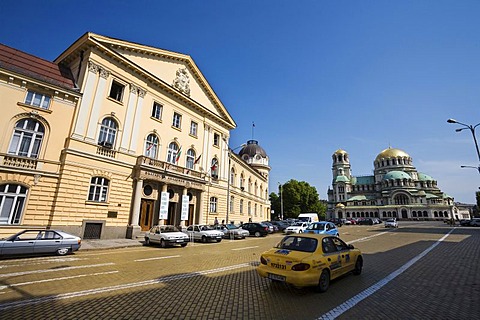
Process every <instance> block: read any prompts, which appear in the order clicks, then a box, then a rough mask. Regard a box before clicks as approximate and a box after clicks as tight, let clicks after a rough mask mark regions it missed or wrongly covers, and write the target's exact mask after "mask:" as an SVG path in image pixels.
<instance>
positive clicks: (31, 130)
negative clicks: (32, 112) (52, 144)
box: [8, 119, 45, 158]
mask: <svg viewBox="0 0 480 320" xmlns="http://www.w3.org/2000/svg"><path fill="white" fill-rule="evenodd" d="M44 133H45V128H44V127H43V125H42V124H41V123H40V122H38V121H37V120H34V119H22V120H20V121H18V122H17V124H16V125H15V131H14V133H13V137H12V141H11V142H10V147H9V148H8V153H9V154H14V155H17V156H22V157H29V158H38V152H39V150H40V145H41V144H42V140H43V135H44Z"/></svg>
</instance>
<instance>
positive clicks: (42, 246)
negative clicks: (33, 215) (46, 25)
mask: <svg viewBox="0 0 480 320" xmlns="http://www.w3.org/2000/svg"><path fill="white" fill-rule="evenodd" d="M81 243H82V239H80V237H77V236H74V235H71V234H68V233H66V232H63V231H60V230H39V229H32V230H24V231H20V232H19V233H16V234H14V235H12V236H10V237H8V238H5V239H1V240H0V256H7V255H21V254H45V253H56V254H57V255H59V256H63V255H66V254H68V253H73V252H74V251H77V250H78V249H80V246H81Z"/></svg>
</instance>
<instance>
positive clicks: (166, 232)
mask: <svg viewBox="0 0 480 320" xmlns="http://www.w3.org/2000/svg"><path fill="white" fill-rule="evenodd" d="M188 241H189V239H188V236H187V235H186V234H185V233H183V232H180V231H179V230H178V229H177V228H176V227H175V226H172V225H163V226H154V227H152V228H151V229H150V230H149V231H147V232H146V233H145V244H146V245H147V246H148V245H150V244H152V243H156V244H159V245H160V247H162V248H165V247H167V246H175V245H180V246H182V247H185V246H186V245H187V244H188Z"/></svg>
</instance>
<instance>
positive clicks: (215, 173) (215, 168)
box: [210, 158, 219, 179]
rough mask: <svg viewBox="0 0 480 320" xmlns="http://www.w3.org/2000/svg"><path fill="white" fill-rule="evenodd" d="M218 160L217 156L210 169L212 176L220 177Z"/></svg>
mask: <svg viewBox="0 0 480 320" xmlns="http://www.w3.org/2000/svg"><path fill="white" fill-rule="evenodd" d="M218 170H219V169H218V160H217V158H213V159H212V162H211V165H210V171H211V173H212V178H214V179H218Z"/></svg>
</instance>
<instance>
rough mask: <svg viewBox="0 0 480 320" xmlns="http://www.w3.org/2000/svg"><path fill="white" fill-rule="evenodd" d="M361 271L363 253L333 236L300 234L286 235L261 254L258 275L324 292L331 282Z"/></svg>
mask: <svg viewBox="0 0 480 320" xmlns="http://www.w3.org/2000/svg"><path fill="white" fill-rule="evenodd" d="M362 268H363V257H362V253H361V252H360V250H359V249H355V248H354V247H353V245H348V244H346V243H345V242H344V241H342V240H340V238H338V237H334V236H329V235H317V234H306V233H303V234H301V235H300V234H298V235H297V234H295V235H288V236H285V237H284V238H283V239H282V241H281V242H280V243H279V244H278V245H277V246H276V247H274V248H272V249H270V250H268V251H266V252H264V253H262V255H261V257H260V265H259V266H258V267H257V273H258V274H259V275H260V276H261V277H263V278H268V279H270V280H272V281H275V282H284V283H287V284H290V285H293V286H295V287H308V286H314V287H316V290H317V291H319V292H325V291H327V289H328V287H329V285H330V280H332V279H335V278H338V277H340V276H342V275H345V274H347V273H350V272H353V274H355V275H359V274H361V273H362Z"/></svg>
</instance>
